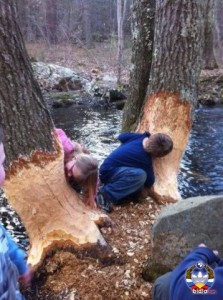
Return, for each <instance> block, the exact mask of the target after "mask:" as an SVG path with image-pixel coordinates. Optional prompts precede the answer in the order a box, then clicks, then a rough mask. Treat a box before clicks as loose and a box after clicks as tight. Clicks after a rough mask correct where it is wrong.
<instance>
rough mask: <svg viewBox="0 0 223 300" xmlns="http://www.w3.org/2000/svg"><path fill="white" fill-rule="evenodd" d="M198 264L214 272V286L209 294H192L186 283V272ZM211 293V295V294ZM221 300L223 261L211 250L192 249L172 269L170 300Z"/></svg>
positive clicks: (203, 248) (222, 292)
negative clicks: (208, 267)
mask: <svg viewBox="0 0 223 300" xmlns="http://www.w3.org/2000/svg"><path fill="white" fill-rule="evenodd" d="M198 262H203V263H204V264H206V265H209V266H210V267H211V268H212V269H213V270H214V284H213V286H212V287H211V288H210V293H207V294H203V295H202V294H193V292H192V290H191V289H190V288H189V286H188V285H187V283H186V271H187V269H188V268H190V267H191V266H193V265H195V264H196V263H198ZM212 293H213V294H212ZM179 299H180V300H222V299H223V261H222V260H221V259H219V258H218V257H217V256H216V255H215V254H214V253H213V251H212V250H211V249H209V248H206V247H198V248H196V249H194V250H193V251H192V252H191V253H190V254H189V255H188V256H187V257H185V259H184V260H183V261H182V262H181V263H180V264H179V265H178V266H177V267H176V268H175V269H174V271H173V272H172V277H171V285H170V300H179Z"/></svg>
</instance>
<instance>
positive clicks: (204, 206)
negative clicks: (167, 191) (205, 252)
mask: <svg viewBox="0 0 223 300" xmlns="http://www.w3.org/2000/svg"><path fill="white" fill-rule="evenodd" d="M222 216H223V195H222V196H203V197H193V198H188V199H184V200H182V201H179V202H178V203H176V204H172V205H169V206H167V207H165V208H163V209H162V210H161V213H160V215H159V217H158V219H157V221H156V222H155V224H154V226H153V229H152V260H153V262H154V263H162V264H163V265H164V266H165V267H167V268H174V267H175V266H176V265H177V264H178V263H179V262H180V261H181V260H182V258H183V257H185V255H186V254H188V253H189V252H190V251H191V250H192V249H193V248H195V247H196V246H198V245H199V244H200V243H204V244H206V245H207V246H209V247H210V248H212V249H217V250H218V251H219V253H220V255H221V256H222V255H223V239H222V232H223V222H222Z"/></svg>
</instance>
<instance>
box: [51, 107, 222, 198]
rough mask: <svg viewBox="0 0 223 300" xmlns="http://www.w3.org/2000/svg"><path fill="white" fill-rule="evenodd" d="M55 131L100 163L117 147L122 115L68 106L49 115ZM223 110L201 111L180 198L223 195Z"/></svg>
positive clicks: (185, 164) (182, 173) (112, 110)
mask: <svg viewBox="0 0 223 300" xmlns="http://www.w3.org/2000/svg"><path fill="white" fill-rule="evenodd" d="M52 115H53V119H54V122H55V125H56V126H57V127H61V128H63V129H64V130H65V131H66V132H67V134H68V135H69V136H70V137H71V138H72V139H74V140H77V141H79V142H81V143H84V144H86V145H87V146H88V148H89V150H90V152H91V153H92V155H93V156H95V157H96V158H97V159H98V160H99V162H102V161H103V159H104V158H105V157H106V156H107V155H108V154H109V153H110V152H111V151H112V150H113V149H114V148H115V147H117V146H118V145H119V142H118V141H117V139H116V137H117V136H118V134H119V132H120V128H121V118H122V111H119V110H117V109H115V108H109V109H108V110H105V109H104V108H100V109H99V108H92V107H83V106H71V107H69V108H57V109H54V110H53V111H52ZM222 137H223V107H222V106H221V107H213V108H200V109H197V110H196V112H195V120H194V124H193V129H192V131H191V136H190V140H189V143H188V146H187V148H186V151H185V154H184V157H183V160H182V162H181V168H180V173H179V180H178V181H179V190H180V193H181V196H182V198H187V197H191V196H199V195H217V194H223V138H222Z"/></svg>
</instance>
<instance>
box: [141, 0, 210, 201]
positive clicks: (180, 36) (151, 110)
mask: <svg viewBox="0 0 223 300" xmlns="http://www.w3.org/2000/svg"><path fill="white" fill-rule="evenodd" d="M202 2H203V1H202V0H199V1H198V0H189V1H188V0H173V1H162V0H157V1H156V16H155V37H154V50H153V61H152V67H151V74H150V80H149V86H148V93H147V97H146V99H145V103H144V107H143V110H142V115H141V118H140V123H139V126H138V129H137V130H138V131H144V130H149V131H150V132H152V133H155V132H164V133H167V134H169V135H170V136H171V137H172V139H173V141H174V149H173V151H172V153H170V154H169V155H168V156H167V157H165V158H162V159H157V160H155V164H154V167H155V173H156V182H155V194H154V196H157V195H159V198H160V196H166V197H167V196H169V197H171V198H174V199H179V198H180V196H179V193H178V189H177V174H178V170H179V164H180V160H181V158H182V155H183V152H184V150H185V147H186V144H187V141H188V138H189V133H190V130H191V126H192V111H193V108H194V107H195V106H196V104H197V94H198V81H199V75H200V70H201V58H202V48H203V43H204V35H203V32H204V30H203V24H204V22H203V20H202V16H203V12H202V7H203V6H202ZM164 200H167V199H164Z"/></svg>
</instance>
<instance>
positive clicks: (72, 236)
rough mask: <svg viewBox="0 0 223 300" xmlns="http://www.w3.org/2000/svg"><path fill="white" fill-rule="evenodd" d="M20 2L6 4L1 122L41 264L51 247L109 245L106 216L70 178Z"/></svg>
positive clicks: (1, 26)
mask: <svg viewBox="0 0 223 300" xmlns="http://www.w3.org/2000/svg"><path fill="white" fill-rule="evenodd" d="M14 6H15V1H12V0H8V1H1V2H0V86H1V89H0V112H1V114H0V126H1V127H2V128H3V130H4V133H5V141H4V144H5V150H6V165H5V166H6V171H7V172H6V182H5V186H4V190H5V192H6V195H7V196H8V199H9V202H10V204H11V205H12V206H13V208H14V209H15V210H16V212H17V213H18V214H19V216H20V217H21V219H22V221H23V223H24V225H25V227H26V230H27V232H28V235H29V240H30V245H31V247H30V252H29V262H30V263H31V264H32V265H33V266H38V265H39V264H40V262H41V261H42V259H43V258H44V256H45V255H46V254H47V253H48V251H49V250H52V249H57V248H60V247H67V246H69V247H70V246H71V247H76V248H77V249H80V250H81V249H82V248H86V247H96V248H95V249H99V248H100V246H102V247H106V243H105V241H104V239H103V237H102V236H101V234H100V231H99V230H98V227H97V225H96V223H97V224H98V223H99V222H100V221H101V222H102V221H103V220H105V219H104V217H105V216H104V215H103V214H99V212H96V211H91V210H90V209H88V208H87V207H86V206H85V205H84V204H82V202H81V201H80V199H79V197H78V195H77V194H76V193H75V192H74V190H73V189H71V188H70V187H69V186H68V185H67V183H66V179H65V176H64V166H63V159H64V157H63V150H62V147H61V145H60V144H59V141H58V139H57V137H56V135H55V132H54V125H53V122H52V119H51V117H50V114H49V111H48V109H47V107H46V104H45V102H44V99H43V97H42V95H41V92H40V89H39V86H38V84H37V82H36V80H35V79H34V78H33V73H32V68H31V64H30V62H29V58H28V55H27V52H26V49H25V47H24V43H23V39H22V36H21V33H20V30H19V27H18V24H17V23H16V10H15V7H14Z"/></svg>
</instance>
